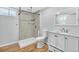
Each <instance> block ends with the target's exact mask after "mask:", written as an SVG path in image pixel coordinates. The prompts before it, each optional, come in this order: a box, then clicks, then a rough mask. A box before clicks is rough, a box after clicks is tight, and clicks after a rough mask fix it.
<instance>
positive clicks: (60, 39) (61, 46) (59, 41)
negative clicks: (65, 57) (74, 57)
mask: <svg viewBox="0 0 79 59" xmlns="http://www.w3.org/2000/svg"><path fill="white" fill-rule="evenodd" d="M64 45H65V39H64V37H63V36H62V35H59V34H58V38H57V40H56V47H57V48H58V49H60V50H62V51H64Z"/></svg>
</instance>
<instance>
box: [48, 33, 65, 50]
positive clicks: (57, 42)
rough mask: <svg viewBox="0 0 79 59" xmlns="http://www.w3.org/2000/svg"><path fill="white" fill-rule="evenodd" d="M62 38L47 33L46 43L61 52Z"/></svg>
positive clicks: (62, 46)
mask: <svg viewBox="0 0 79 59" xmlns="http://www.w3.org/2000/svg"><path fill="white" fill-rule="evenodd" d="M64 42H65V41H64V37H63V36H62V35H59V34H55V33H49V38H48V43H49V45H52V46H54V47H56V48H58V49H60V50H62V51H64Z"/></svg>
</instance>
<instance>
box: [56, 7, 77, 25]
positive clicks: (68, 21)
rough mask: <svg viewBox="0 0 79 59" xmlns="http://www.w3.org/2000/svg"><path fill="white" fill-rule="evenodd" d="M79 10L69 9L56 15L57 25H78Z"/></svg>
mask: <svg viewBox="0 0 79 59" xmlns="http://www.w3.org/2000/svg"><path fill="white" fill-rule="evenodd" d="M77 13H78V12H77V8H69V9H65V10H62V11H60V12H57V13H56V19H55V24H56V25H76V24H77V22H78V20H77V18H78V17H77V16H78V14H77Z"/></svg>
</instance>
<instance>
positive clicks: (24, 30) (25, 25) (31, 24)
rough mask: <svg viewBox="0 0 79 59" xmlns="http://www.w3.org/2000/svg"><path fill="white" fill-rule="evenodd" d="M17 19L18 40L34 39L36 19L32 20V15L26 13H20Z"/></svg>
mask: <svg viewBox="0 0 79 59" xmlns="http://www.w3.org/2000/svg"><path fill="white" fill-rule="evenodd" d="M19 19H20V21H19V25H20V26H19V29H20V40H22V39H27V38H30V37H35V34H36V33H37V32H35V31H36V29H37V27H38V25H37V24H36V23H37V21H36V20H38V19H36V18H33V14H32V13H28V12H22V13H21V14H20V16H19Z"/></svg>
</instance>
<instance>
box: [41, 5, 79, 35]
mask: <svg viewBox="0 0 79 59" xmlns="http://www.w3.org/2000/svg"><path fill="white" fill-rule="evenodd" d="M66 8H68V7H50V8H47V9H45V10H43V11H41V12H40V30H43V29H47V30H60V29H61V28H63V27H65V28H66V29H68V30H69V32H72V33H75V34H79V26H55V25H54V23H55V22H54V21H55V14H56V13H57V12H58V11H60V10H63V9H66Z"/></svg>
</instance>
